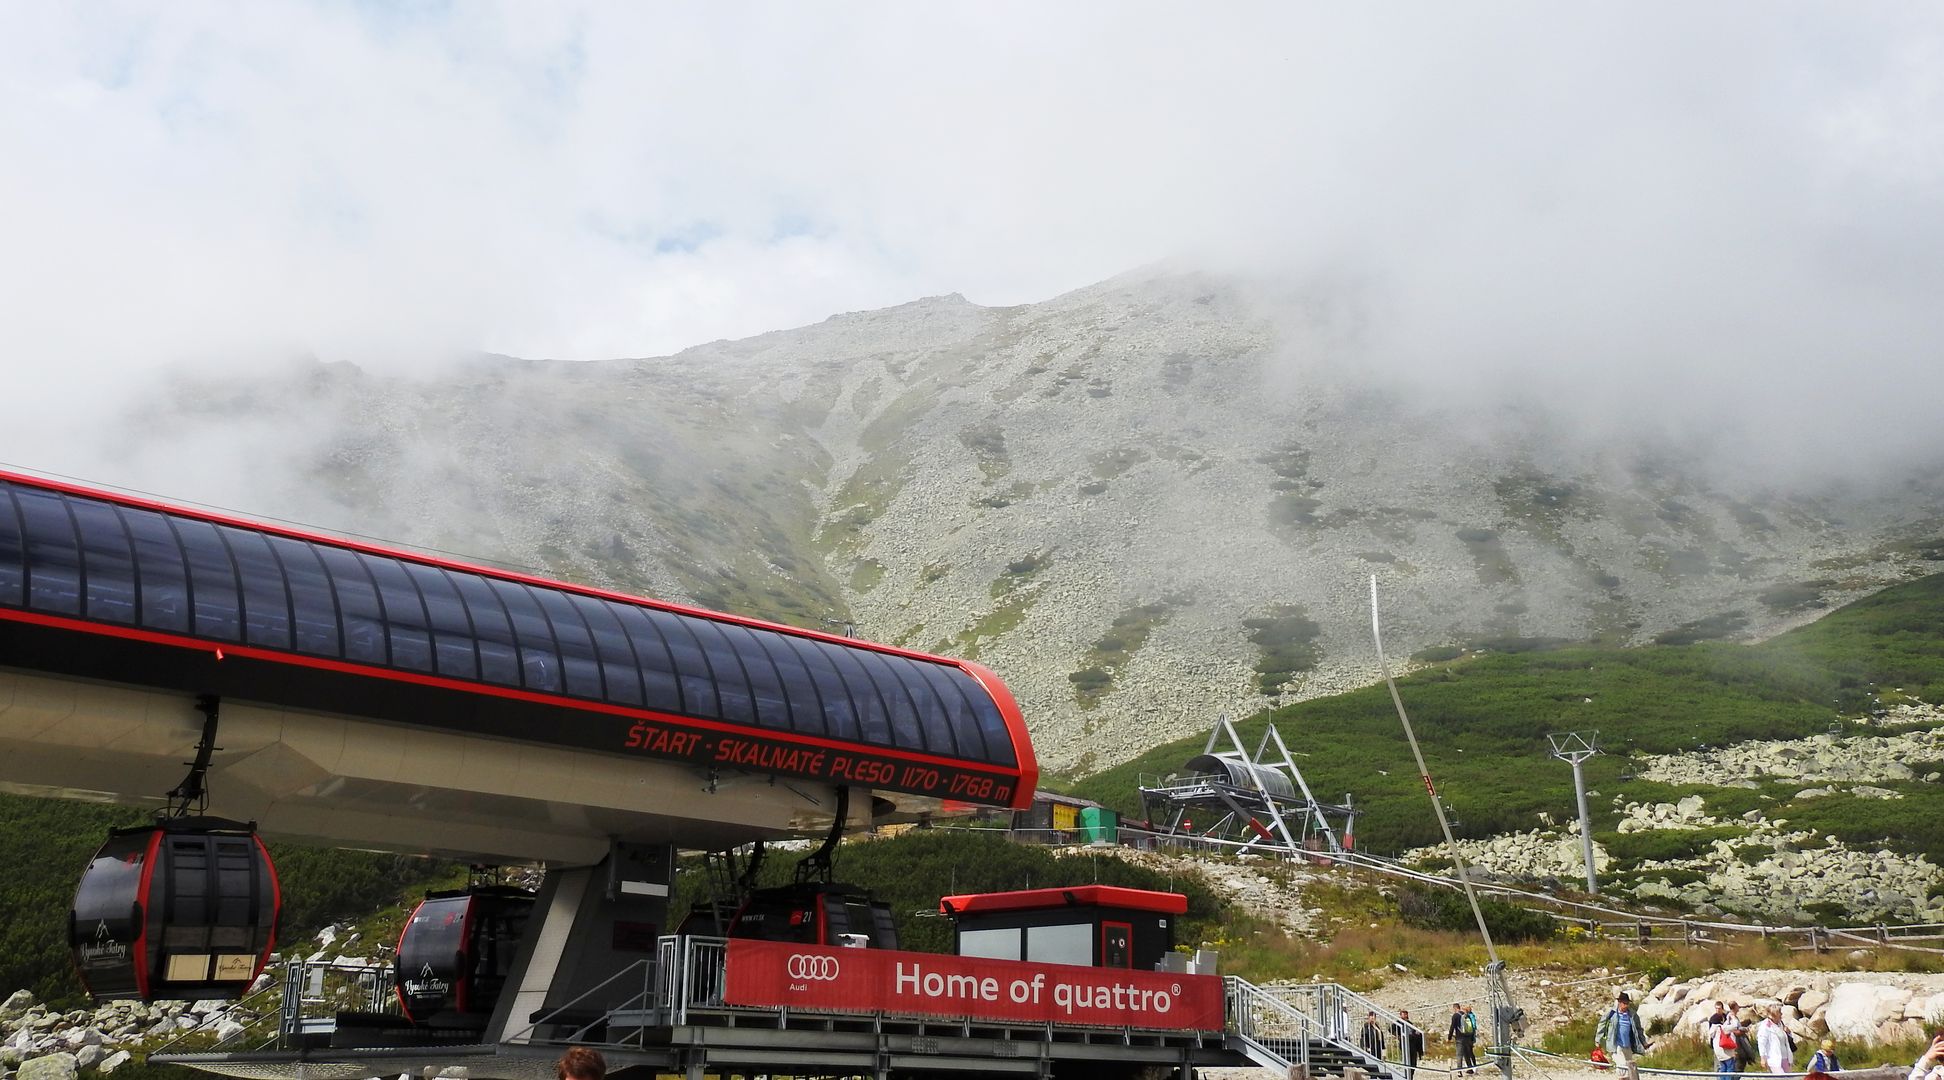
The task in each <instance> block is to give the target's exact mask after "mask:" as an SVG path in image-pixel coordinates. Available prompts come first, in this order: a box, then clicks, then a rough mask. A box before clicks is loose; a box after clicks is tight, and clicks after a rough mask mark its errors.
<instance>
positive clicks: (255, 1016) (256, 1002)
mask: <svg viewBox="0 0 1944 1080" xmlns="http://www.w3.org/2000/svg"><path fill="white" fill-rule="evenodd" d="M279 982H280V980H277V979H272V980H270V982H269V983H267V984H265V985H264V986H263V988H262V989H260V990H256V991H254V992H251V993H248V994H245V995H243V996H242V997H240V998H238V999H236V1000H235V1001H231V1002H228V1003H227V1004H225V1005H223V1006H222V1007H221V1008H218V1009H215V1010H212V1011H211V1012H208V1013H205V1014H204V1015H203V1017H202V1019H201V1020H199V1021H197V1023H196V1024H195V1026H193V1027H191V1028H189V1029H187V1030H186V1031H183V1032H181V1033H180V1034H178V1035H176V1036H175V1037H174V1038H172V1039H170V1040H169V1041H168V1042H166V1043H163V1044H162V1045H161V1046H159V1047H157V1048H155V1049H154V1050H151V1051H149V1056H151V1057H157V1056H162V1055H167V1054H173V1053H194V1052H199V1051H200V1050H202V1049H209V1050H222V1049H226V1048H229V1047H231V1046H232V1045H233V1044H235V1043H237V1042H240V1041H242V1040H243V1039H244V1038H245V1037H246V1036H248V1035H249V1033H250V1032H251V1031H252V1030H253V1029H255V1028H257V1027H258V1025H260V1024H262V1023H263V1022H264V1021H266V1020H270V1019H272V1018H276V1017H280V1016H281V1010H280V1009H279V1008H278V1007H277V1006H276V1005H273V1004H271V1003H270V1002H269V1001H268V1000H266V999H268V998H269V997H270V995H271V994H272V993H274V992H276V991H277V990H279V989H280V986H279ZM238 1016H241V1017H243V1019H241V1020H239V1019H237V1017H238ZM225 1021H228V1022H230V1023H235V1024H240V1025H241V1026H242V1030H241V1031H237V1032H233V1033H231V1034H230V1035H229V1036H228V1037H223V1036H221V1035H218V1036H217V1039H216V1041H215V1043H213V1044H212V1045H210V1046H209V1047H207V1048H196V1050H191V1049H190V1048H189V1047H185V1046H182V1045H181V1044H182V1043H184V1042H186V1041H188V1040H191V1039H196V1038H197V1037H198V1036H201V1035H209V1034H216V1030H215V1029H217V1028H219V1027H220V1026H221V1025H222V1024H223V1023H224V1022H225ZM280 1033H281V1030H279V1032H276V1033H272V1034H271V1035H270V1037H269V1038H267V1039H264V1040H263V1041H262V1042H260V1043H258V1044H257V1045H255V1046H252V1047H249V1049H253V1050H261V1049H264V1048H266V1047H269V1046H273V1045H275V1044H276V1042H277V1039H278V1036H279V1034H280Z"/></svg>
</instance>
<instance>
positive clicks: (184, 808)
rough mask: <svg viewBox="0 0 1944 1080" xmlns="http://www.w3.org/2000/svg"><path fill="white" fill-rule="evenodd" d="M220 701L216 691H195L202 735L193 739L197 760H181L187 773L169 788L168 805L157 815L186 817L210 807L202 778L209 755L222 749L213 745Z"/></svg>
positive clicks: (207, 790)
mask: <svg viewBox="0 0 1944 1080" xmlns="http://www.w3.org/2000/svg"><path fill="white" fill-rule="evenodd" d="M221 705H222V699H220V698H218V697H217V696H216V695H215V694H198V695H196V711H197V712H199V713H201V714H203V728H202V736H201V737H200V738H198V739H197V740H196V760H194V761H185V762H183V764H184V765H187V766H189V774H188V775H187V776H184V777H183V778H182V782H181V783H179V784H177V785H176V786H175V787H172V788H170V789H169V795H168V799H169V805H168V809H167V810H164V811H162V812H161V813H159V814H158V815H157V816H158V817H165V818H179V817H187V816H188V815H190V814H200V813H202V812H203V811H205V810H207V809H209V787H208V785H207V784H206V783H205V781H206V780H207V779H208V778H209V762H210V758H211V757H213V756H214V755H215V753H216V751H218V750H221V749H222V747H220V746H217V745H216V715H217V712H218V710H219V709H220V707H221Z"/></svg>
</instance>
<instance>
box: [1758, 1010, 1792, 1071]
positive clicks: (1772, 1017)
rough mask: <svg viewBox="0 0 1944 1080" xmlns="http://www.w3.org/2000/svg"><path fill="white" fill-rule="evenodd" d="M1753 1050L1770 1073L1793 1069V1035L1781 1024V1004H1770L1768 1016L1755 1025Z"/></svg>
mask: <svg viewBox="0 0 1944 1080" xmlns="http://www.w3.org/2000/svg"><path fill="white" fill-rule="evenodd" d="M1755 1052H1756V1053H1758V1054H1760V1055H1761V1056H1762V1066H1763V1067H1764V1068H1766V1069H1767V1070H1768V1071H1770V1072H1772V1073H1787V1072H1794V1071H1795V1036H1793V1035H1790V1034H1789V1029H1788V1028H1785V1027H1783V1026H1782V1006H1780V1005H1770V1006H1769V1007H1768V1017H1767V1018H1766V1019H1764V1020H1763V1021H1762V1022H1761V1023H1759V1024H1757V1025H1755Z"/></svg>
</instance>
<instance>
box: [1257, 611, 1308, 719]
mask: <svg viewBox="0 0 1944 1080" xmlns="http://www.w3.org/2000/svg"><path fill="white" fill-rule="evenodd" d="M1242 626H1243V628H1244V629H1246V630H1248V632H1249V640H1250V641H1252V642H1254V643H1255V647H1256V649H1257V650H1258V652H1259V654H1260V655H1259V656H1258V657H1257V659H1256V662H1255V672H1256V689H1257V690H1259V691H1260V692H1261V693H1262V694H1263V696H1265V697H1272V696H1274V695H1276V694H1280V693H1282V692H1283V690H1285V689H1287V688H1288V687H1289V686H1290V684H1292V683H1294V682H1296V681H1297V679H1298V678H1299V677H1301V676H1302V675H1303V674H1304V673H1305V672H1309V671H1312V670H1315V668H1316V662H1317V660H1318V658H1319V657H1320V655H1321V653H1320V651H1319V650H1318V648H1317V645H1316V639H1317V638H1318V637H1319V636H1321V635H1322V633H1323V628H1322V627H1321V626H1319V625H1317V623H1316V622H1315V620H1313V619H1311V618H1310V617H1309V614H1308V613H1307V612H1306V611H1304V609H1303V607H1302V605H1300V604H1280V605H1277V606H1276V607H1273V608H1270V609H1269V613H1268V614H1267V615H1264V616H1261V617H1258V618H1253V619H1243V620H1242Z"/></svg>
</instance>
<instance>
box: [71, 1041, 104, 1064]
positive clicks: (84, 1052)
mask: <svg viewBox="0 0 1944 1080" xmlns="http://www.w3.org/2000/svg"><path fill="white" fill-rule="evenodd" d="M107 1056H108V1051H106V1050H103V1049H102V1048H101V1047H99V1046H84V1047H82V1048H81V1049H79V1050H77V1051H75V1052H74V1067H75V1068H77V1069H92V1068H94V1067H95V1066H97V1065H99V1064H101V1059H102V1058H105V1057H107Z"/></svg>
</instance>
